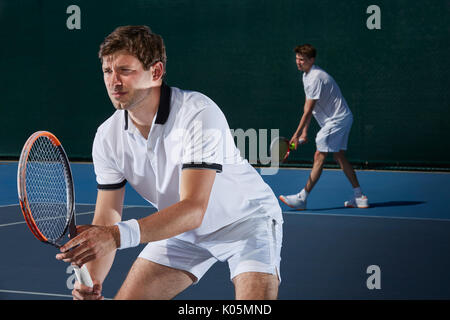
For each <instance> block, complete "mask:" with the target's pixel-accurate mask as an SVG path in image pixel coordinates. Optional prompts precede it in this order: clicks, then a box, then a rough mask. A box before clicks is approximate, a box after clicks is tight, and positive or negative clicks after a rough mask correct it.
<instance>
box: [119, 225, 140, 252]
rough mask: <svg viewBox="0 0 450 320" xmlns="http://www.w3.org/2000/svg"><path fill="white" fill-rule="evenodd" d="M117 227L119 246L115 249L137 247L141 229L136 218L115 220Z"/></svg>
mask: <svg viewBox="0 0 450 320" xmlns="http://www.w3.org/2000/svg"><path fill="white" fill-rule="evenodd" d="M115 225H116V226H118V227H119V233H120V247H119V248H117V249H126V248H132V247H137V246H138V245H139V243H140V241H141V230H140V229H139V223H138V222H137V220H136V219H131V220H127V221H122V222H117V223H116V224H115Z"/></svg>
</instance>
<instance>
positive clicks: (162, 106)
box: [124, 82, 171, 130]
mask: <svg viewBox="0 0 450 320" xmlns="http://www.w3.org/2000/svg"><path fill="white" fill-rule="evenodd" d="M170 96H171V90H170V87H169V86H168V85H167V84H166V83H165V82H163V83H162V85H161V95H160V97H159V106H158V111H157V112H156V120H155V123H156V124H165V123H166V121H167V119H168V118H169V113H170ZM124 129H125V130H128V111H127V110H125V127H124Z"/></svg>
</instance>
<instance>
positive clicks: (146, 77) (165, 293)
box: [57, 26, 283, 299]
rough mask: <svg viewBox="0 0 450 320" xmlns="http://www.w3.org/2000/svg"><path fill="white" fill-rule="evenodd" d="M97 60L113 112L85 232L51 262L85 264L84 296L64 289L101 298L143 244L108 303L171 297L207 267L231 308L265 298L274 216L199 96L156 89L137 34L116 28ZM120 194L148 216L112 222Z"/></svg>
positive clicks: (272, 282)
mask: <svg viewBox="0 0 450 320" xmlns="http://www.w3.org/2000/svg"><path fill="white" fill-rule="evenodd" d="M99 57H100V59H101V61H102V67H103V72H104V81H105V85H106V88H107V91H108V94H109V97H110V99H111V101H112V103H113V105H114V107H115V108H116V109H117V110H116V111H115V113H114V114H113V115H112V116H111V117H110V118H109V119H107V120H106V121H105V122H104V123H103V124H102V125H101V126H100V127H99V128H98V131H97V134H96V136H95V140H94V144H93V151H92V156H93V160H94V167H95V173H96V176H97V183H98V196H97V203H96V209H95V216H94V220H93V223H92V225H91V226H81V227H79V232H80V234H79V235H78V236H77V237H76V238H74V239H72V240H70V241H69V242H68V243H67V244H66V245H65V246H63V247H62V248H61V253H60V254H58V255H57V259H60V260H64V261H66V262H72V263H75V264H77V265H83V264H85V263H86V266H87V268H88V270H89V272H90V274H91V276H92V278H93V282H94V288H88V287H85V286H83V285H81V284H79V283H76V285H75V289H74V290H73V296H74V298H75V299H100V298H102V296H101V287H102V283H103V281H104V279H105V278H106V276H107V274H108V272H109V270H110V268H111V265H112V263H113V260H114V256H115V251H116V249H117V248H118V249H125V248H128V247H133V246H137V245H138V244H139V243H148V244H147V245H146V247H145V248H144V249H143V251H142V252H141V254H140V255H139V257H138V258H137V260H136V261H135V263H134V264H133V266H132V268H131V270H130V272H129V274H128V276H127V278H126V280H125V282H124V283H123V285H122V287H121V289H120V290H119V292H118V294H117V296H116V298H117V299H170V298H173V297H175V296H176V295H177V294H178V293H180V292H181V291H182V290H184V289H185V288H187V287H188V286H189V285H191V284H193V283H196V282H197V281H199V280H200V278H201V277H202V276H203V275H204V274H205V273H206V271H207V270H208V269H209V268H210V267H211V266H212V265H213V264H214V263H215V262H217V261H227V262H228V265H229V269H230V278H231V279H232V281H233V283H234V286H235V296H236V298H237V299H275V298H277V294H278V285H279V281H280V251H281V242H282V223H283V220H282V215H281V209H280V207H279V205H278V201H277V199H276V197H275V195H274V194H273V192H272V190H271V189H270V187H269V186H268V185H267V184H266V183H264V181H263V180H262V178H261V177H260V175H259V174H258V173H257V172H256V170H255V169H254V168H253V167H252V166H251V165H250V164H249V163H248V162H247V161H246V160H244V159H243V158H242V157H241V156H240V154H239V151H238V149H237V148H236V146H235V145H234V139H233V137H232V135H231V132H230V129H229V127H228V123H227V121H226V119H225V116H224V115H223V113H222V112H221V110H220V109H219V108H218V106H217V105H216V104H215V103H214V102H213V101H212V100H211V99H209V98H208V97H206V96H205V95H203V94H201V93H198V92H193V91H184V90H180V89H178V88H174V87H169V86H167V85H166V84H165V83H164V82H163V76H164V74H165V64H166V53H165V47H164V43H163V40H162V38H161V37H160V36H158V35H156V34H154V33H152V32H151V30H150V29H149V28H148V27H146V26H125V27H119V28H117V29H116V30H115V31H114V32H112V33H111V34H110V35H108V36H107V37H106V39H105V40H104V42H103V43H102V45H101V46H100V52H99ZM126 183H129V184H130V185H131V186H132V187H133V188H134V189H135V190H136V191H137V192H138V193H139V194H140V195H141V196H142V197H143V198H144V199H146V200H147V201H148V202H150V203H151V204H152V205H153V206H155V207H156V208H157V209H158V212H156V213H154V214H151V215H149V216H147V217H145V218H143V219H139V220H134V219H131V220H128V221H121V213H122V205H123V200H124V193H125V187H124V186H125V184H126ZM77 246H78V247H77ZM71 248H72V249H73V250H70V251H69V249H71Z"/></svg>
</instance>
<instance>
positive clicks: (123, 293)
mask: <svg viewBox="0 0 450 320" xmlns="http://www.w3.org/2000/svg"><path fill="white" fill-rule="evenodd" d="M194 281H196V278H195V276H193V275H192V274H191V273H189V272H186V271H183V270H178V269H174V268H170V267H166V266H163V265H160V264H157V263H154V262H151V261H149V260H146V259H143V258H137V259H136V261H135V262H134V264H133V266H132V267H131V270H130V272H129V273H128V276H127V278H126V279H125V282H124V283H123V284H122V287H121V288H120V290H119V292H118V293H117V295H116V297H115V299H118V300H125V299H128V300H144V299H148V300H151V299H155V300H166V299H172V298H173V297H175V296H176V295H177V294H179V293H180V292H182V291H183V290H184V289H186V288H187V287H189V286H190V285H191V284H192V283H193V282H194Z"/></svg>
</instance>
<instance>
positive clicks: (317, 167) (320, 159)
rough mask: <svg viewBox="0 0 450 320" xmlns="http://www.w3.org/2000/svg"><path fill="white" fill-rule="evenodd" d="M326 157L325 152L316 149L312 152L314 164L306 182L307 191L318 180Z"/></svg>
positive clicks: (309, 190)
mask: <svg viewBox="0 0 450 320" xmlns="http://www.w3.org/2000/svg"><path fill="white" fill-rule="evenodd" d="M326 158H327V153H326V152H320V151H318V150H317V151H316V153H315V154H314V164H313V168H312V170H311V173H310V174H309V178H308V181H307V182H306V186H305V190H306V191H307V192H308V193H309V192H311V190H312V189H313V188H314V186H315V185H316V183H317V181H319V178H320V175H321V174H322V170H323V165H324V163H325V159H326Z"/></svg>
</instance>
